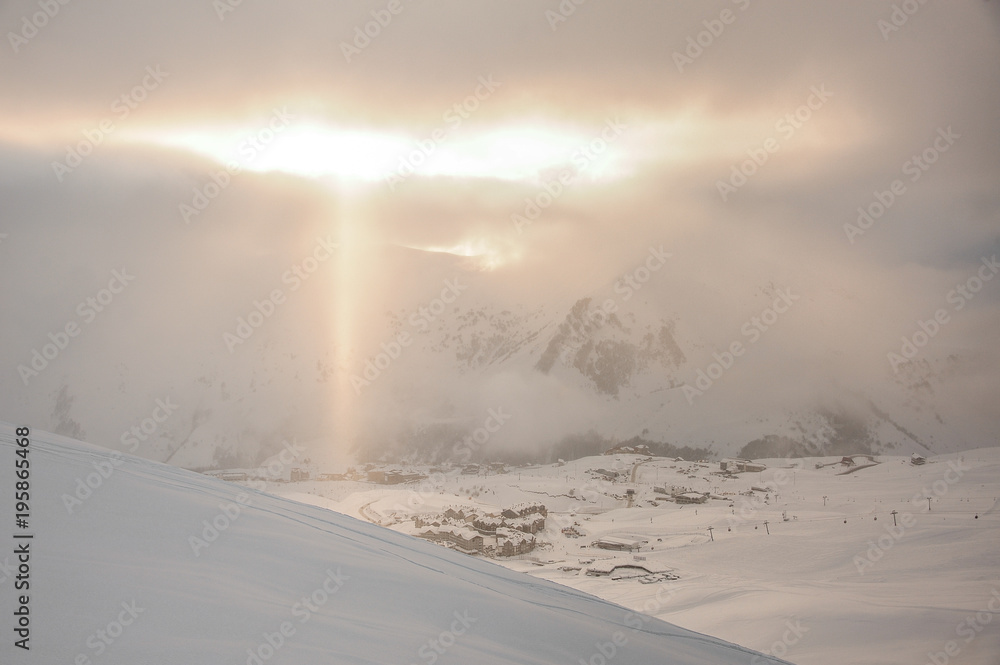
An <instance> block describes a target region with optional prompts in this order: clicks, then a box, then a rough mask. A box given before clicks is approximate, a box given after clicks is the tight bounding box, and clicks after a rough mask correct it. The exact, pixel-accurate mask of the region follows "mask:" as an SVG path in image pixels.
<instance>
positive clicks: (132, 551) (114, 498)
mask: <svg viewBox="0 0 1000 665" xmlns="http://www.w3.org/2000/svg"><path fill="white" fill-rule="evenodd" d="M14 438H15V437H14V427H13V426H12V425H10V424H7V423H0V477H2V478H3V480H2V482H0V489H2V496H3V497H4V501H3V502H2V506H3V508H2V511H0V512H2V514H3V523H4V524H5V525H7V528H6V529H4V532H5V535H4V538H5V540H7V542H8V546H5V547H4V548H3V551H4V552H5V553H4V554H3V555H0V564H3V565H4V573H3V577H2V581H0V596H2V598H3V607H4V612H3V614H4V617H5V618H4V624H6V625H5V626H4V627H3V628H4V630H3V633H2V634H3V637H2V638H0V662H2V663H4V664H6V663H38V664H44V665H58V664H63V663H66V664H69V663H76V664H78V665H89V664H91V663H93V664H94V665H97V664H102V665H103V664H113V663H121V664H128V665H133V664H138V663H142V664H144V665H155V664H158V663H163V664H170V665H179V664H184V665H194V664H199V663H204V664H206V665H207V664H212V665H225V664H233V665H237V664H243V663H257V664H258V665H260V664H261V663H269V664H271V663H273V664H279V663H280V664H282V665H291V664H295V663H301V664H309V665H316V664H320V663H322V664H327V663H378V664H389V663H395V664H400V665H405V664H408V663H427V664H428V665H431V664H432V663H440V664H442V665H447V664H448V663H463V664H482V665H486V664H490V663H525V664H538V665H543V664H549V663H552V664H555V663H573V664H575V663H579V662H584V663H591V664H596V663H601V662H614V663H615V664H616V665H619V664H621V665H625V664H627V663H643V664H648V663H664V664H676V665H682V664H683V665H687V664H690V665H694V664H698V665H704V664H709V663H711V664H725V663H741V664H749V663H760V662H767V661H766V660H765V659H763V658H762V657H761V656H760V655H759V654H757V653H755V652H753V651H750V650H748V649H745V648H743V647H739V646H736V645H734V644H730V643H727V642H724V641H722V640H719V639H716V638H713V637H709V636H706V635H703V634H700V633H697V632H692V631H690V630H686V629H683V628H678V627H676V626H673V625H670V624H668V623H665V622H663V621H660V620H658V619H655V618H650V617H647V616H640V615H637V614H636V613H634V612H631V611H630V610H628V609H626V608H624V607H622V606H620V605H617V604H614V603H612V602H609V601H606V600H601V599H599V598H597V597H595V596H592V595H589V594H587V593H584V592H581V591H578V590H575V589H572V588H570V587H568V586H564V585H560V584H557V583H554V582H551V581H547V580H543V579H538V578H535V577H531V576H528V575H525V574H523V573H520V572H516V571H512V570H509V569H507V568H504V567H502V566H499V565H496V564H495V563H492V562H489V561H484V560H480V559H477V558H473V557H469V556H466V555H462V554H459V553H456V552H452V551H449V550H447V549H444V548H442V547H439V546H437V545H433V544H430V543H427V542H424V541H421V540H419V539H416V538H413V537H410V536H407V535H405V534H401V533H397V532H394V531H392V530H389V529H385V528H382V527H379V526H376V525H373V524H368V523H366V522H363V521H360V520H358V519H355V518H352V517H349V516H345V515H343V514H339V513H336V512H332V511H330V510H327V509H324V508H321V507H317V506H311V505H306V504H303V503H299V502H296V501H292V500H290V499H287V498H280V497H276V496H274V495H271V494H266V493H263V492H260V491H256V490H253V489H248V488H244V487H241V486H239V485H235V484H232V483H226V482H223V481H219V480H215V479H212V478H209V477H206V476H204V475H199V474H196V473H193V472H190V471H185V470H182V469H178V468H175V467H171V466H167V465H164V464H160V463H155V462H151V461H148V460H143V459H140V458H136V457H131V456H128V455H121V454H119V453H113V452H112V451H109V450H106V449H104V448H100V447H97V446H92V445H89V444H85V443H80V442H77V441H74V440H71V439H67V438H64V437H60V436H56V435H51V434H46V433H43V432H40V431H35V430H32V431H31V434H30V437H29V438H30V441H31V444H30V452H29V453H28V458H29V459H30V462H31V466H30V469H31V478H30V483H31V489H30V492H31V502H30V525H29V528H28V529H16V528H15V526H14V515H13V513H14V501H13V491H12V490H13V482H14V462H15V459H16V457H15V450H16V446H15V444H14ZM105 476H106V477H105ZM88 484H89V485H90V487H89V488H87V489H89V490H90V492H89V494H88V493H87V492H86V491H85V490H83V489H81V487H86V486H87V485H88ZM78 490H79V494H76V493H77V491H78ZM80 496H82V497H83V498H80ZM67 497H74V498H76V499H78V500H79V503H77V502H74V501H71V500H69V499H68V498H67ZM227 512H228V515H227ZM212 523H215V524H216V525H217V527H218V532H217V533H216V534H215V535H214V536H213V533H212V531H211V528H215V527H211V528H210V527H209V525H210V524H212ZM14 532H16V533H19V534H21V535H25V534H32V535H33V539H32V540H31V541H30V543H31V545H30V552H31V554H30V566H31V568H30V579H29V583H30V588H29V589H27V590H21V591H17V592H16V593H15V590H14V588H13V586H14V579H13V575H12V574H10V568H9V567H10V566H11V565H13V566H15V567H16V558H15V556H14V555H13V554H11V553H10V552H12V550H13V545H11V543H13V542H23V541H14V540H13V539H12V535H13V533H14ZM193 538H202V539H203V540H204V541H205V544H204V545H199V543H198V542H197V541H193V540H192V539H193ZM196 550H197V553H196ZM734 576H735V573H734ZM734 579H735V577H734ZM735 592H736V593H739V591H738V590H736V591H735ZM22 594H24V595H27V596H28V597H29V607H30V617H31V624H30V627H31V636H30V642H29V645H30V651H24V650H22V649H18V648H16V647H15V646H14V644H13V641H14V638H13V637H12V628H13V624H14V617H13V616H12V613H13V607H14V605H15V600H16V597H17V596H18V595H22ZM123 608H131V614H130V613H129V611H128V610H126V609H123ZM773 609H775V608H768V611H772V610H773ZM859 626H860V627H863V626H864V621H863V617H859ZM282 633H284V634H282ZM859 637H861V638H863V637H864V635H863V634H861V635H859ZM612 649H613V651H612Z"/></svg>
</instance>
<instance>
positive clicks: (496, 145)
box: [121, 117, 629, 182]
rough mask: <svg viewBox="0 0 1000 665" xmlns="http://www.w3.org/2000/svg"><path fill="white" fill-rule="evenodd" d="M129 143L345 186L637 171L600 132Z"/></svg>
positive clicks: (188, 138)
mask: <svg viewBox="0 0 1000 665" xmlns="http://www.w3.org/2000/svg"><path fill="white" fill-rule="evenodd" d="M605 133H607V132H605ZM433 136H437V137H438V140H434V139H433V138H432V137H433ZM121 139H122V140H127V141H129V142H134V143H147V144H148V143H152V144H157V145H163V146H167V147H171V148H176V149H181V150H186V151H190V152H194V153H196V154H198V155H201V156H203V157H207V158H209V159H211V160H213V161H216V162H218V163H220V164H222V165H231V164H235V165H237V166H238V167H239V169H241V170H247V171H255V172H269V171H278V172H284V173H290V174H293V175H299V176H303V177H309V178H326V177H332V178H336V179H337V180H340V181H342V182H351V181H355V182H373V181H379V180H385V179H387V178H390V177H401V178H402V179H406V178H409V177H413V176H416V177H453V178H487V179H497V180H508V181H524V182H531V181H538V180H539V179H540V178H542V177H544V175H545V174H547V173H552V172H554V171H560V170H565V169H569V170H570V171H571V172H572V173H573V174H574V177H575V176H576V175H577V174H578V173H579V172H581V171H583V170H586V171H587V174H586V178H587V179H588V180H603V179H617V178H620V177H622V176H624V175H626V174H627V172H628V171H629V169H628V168H627V167H626V163H627V161H628V160H627V159H626V157H627V155H628V153H629V149H628V146H627V143H626V142H624V141H618V140H605V139H603V138H601V130H600V129H598V130H597V131H596V132H595V131H594V130H591V131H590V132H588V131H586V130H584V129H581V128H578V127H577V128H573V129H562V128H556V127H552V126H546V125H529V126H525V125H506V126H502V127H494V128H488V129H482V130H480V131H471V130H469V129H467V128H462V129H461V131H458V130H454V131H452V132H449V131H446V130H441V129H439V130H438V133H437V134H431V133H428V135H427V136H423V137H421V136H419V135H418V136H411V135H407V134H403V133H398V132H397V133H393V132H388V131H376V130H372V129H356V128H353V129H352V128H337V127H332V126H328V125H323V124H321V123H318V122H311V121H310V122H303V123H297V122H295V120H294V119H293V120H291V121H290V122H288V121H285V123H284V124H282V123H281V122H275V118H273V117H272V118H271V119H270V122H268V121H265V122H262V123H260V125H259V126H258V128H257V129H253V128H252V127H250V126H247V125H242V126H239V127H222V128H220V127H199V128H193V129H183V130H161V131H156V132H153V131H145V132H139V133H135V132H133V133H123V135H122V136H121ZM581 165H582V168H581Z"/></svg>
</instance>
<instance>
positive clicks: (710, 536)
mask: <svg viewBox="0 0 1000 665" xmlns="http://www.w3.org/2000/svg"><path fill="white" fill-rule="evenodd" d="M712 528H713V527H708V537H709V538H711V539H712V542H713V543H714V542H715V536H713V535H712Z"/></svg>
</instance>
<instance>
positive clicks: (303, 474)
mask: <svg viewBox="0 0 1000 665" xmlns="http://www.w3.org/2000/svg"><path fill="white" fill-rule="evenodd" d="M299 480H309V471H308V470H307V469H292V471H291V481H292V482H293V483H294V482H297V481H299Z"/></svg>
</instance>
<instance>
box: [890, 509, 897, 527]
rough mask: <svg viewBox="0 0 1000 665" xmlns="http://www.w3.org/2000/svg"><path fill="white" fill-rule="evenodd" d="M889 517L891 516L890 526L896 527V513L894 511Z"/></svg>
mask: <svg viewBox="0 0 1000 665" xmlns="http://www.w3.org/2000/svg"><path fill="white" fill-rule="evenodd" d="M891 515H892V525H893V526H896V511H895V510H894V511H892V513H891Z"/></svg>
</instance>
